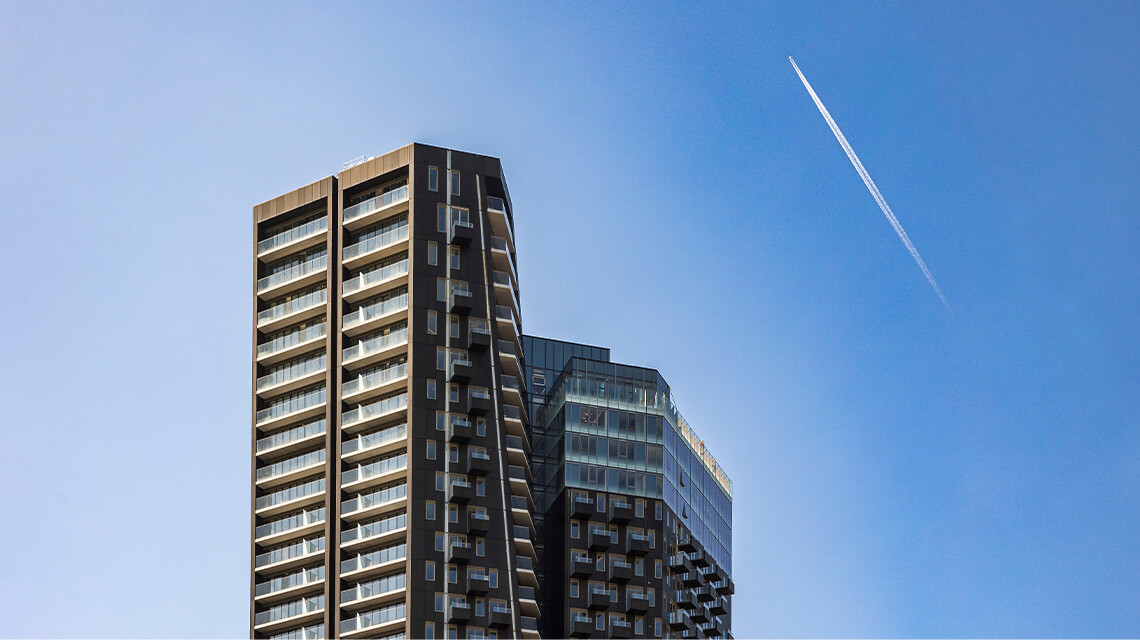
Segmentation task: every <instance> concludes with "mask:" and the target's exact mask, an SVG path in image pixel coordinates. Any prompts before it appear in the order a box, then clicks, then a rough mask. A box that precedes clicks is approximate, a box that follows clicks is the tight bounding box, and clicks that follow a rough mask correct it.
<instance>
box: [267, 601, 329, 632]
mask: <svg viewBox="0 0 1140 640" xmlns="http://www.w3.org/2000/svg"><path fill="white" fill-rule="evenodd" d="M324 608H325V597H324V595H319V596H313V597H312V598H301V599H300V600H294V601H293V602H286V603H285V604H279V605H277V606H275V607H271V608H270V609H268V610H266V611H260V612H258V613H255V614H254V616H253V624H254V625H255V626H258V625H263V624H268V623H270V622H278V621H280V620H286V619H288V618H295V617H297V616H303V615H306V614H309V613H316V612H317V611H323V610H324Z"/></svg>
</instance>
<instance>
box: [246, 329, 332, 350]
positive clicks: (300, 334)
mask: <svg viewBox="0 0 1140 640" xmlns="http://www.w3.org/2000/svg"><path fill="white" fill-rule="evenodd" d="M326 331H328V323H327V322H322V323H320V324H317V325H313V326H310V327H305V328H304V329H299V330H297V331H293V332H290V333H287V334H285V335H283V336H279V337H276V338H274V339H272V340H270V341H269V342H265V343H262V344H259V345H257V357H258V358H263V357H265V356H269V355H273V354H275V353H279V352H281V351H284V350H286V349H291V348H293V347H295V346H297V345H299V344H301V343H304V342H308V341H310V340H316V339H317V338H323V337H325V332H326Z"/></svg>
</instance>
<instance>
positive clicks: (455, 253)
mask: <svg viewBox="0 0 1140 640" xmlns="http://www.w3.org/2000/svg"><path fill="white" fill-rule="evenodd" d="M447 252H448V254H449V255H448V265H449V266H450V267H451V268H452V269H458V268H459V247H450V248H448V250H447Z"/></svg>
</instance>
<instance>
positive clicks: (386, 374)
mask: <svg viewBox="0 0 1140 640" xmlns="http://www.w3.org/2000/svg"><path fill="white" fill-rule="evenodd" d="M407 377H408V363H407V362H400V363H396V364H393V365H391V366H389V367H385V368H383V369H378V370H376V371H373V372H371V373H367V374H365V375H362V376H357V377H356V378H353V379H352V380H349V381H348V382H345V383H344V385H342V386H341V388H340V394H341V395H342V396H350V395H352V394H354V393H359V392H361V391H367V390H369V389H375V388H377V387H383V386H384V385H386V384H388V383H390V382H393V381H396V380H400V379H402V378H407Z"/></svg>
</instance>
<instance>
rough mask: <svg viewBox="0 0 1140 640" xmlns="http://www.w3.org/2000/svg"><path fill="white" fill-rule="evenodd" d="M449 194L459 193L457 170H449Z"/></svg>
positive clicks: (455, 194)
mask: <svg viewBox="0 0 1140 640" xmlns="http://www.w3.org/2000/svg"><path fill="white" fill-rule="evenodd" d="M451 195H453V196H457V195H459V172H458V171H452V172H451Z"/></svg>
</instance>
